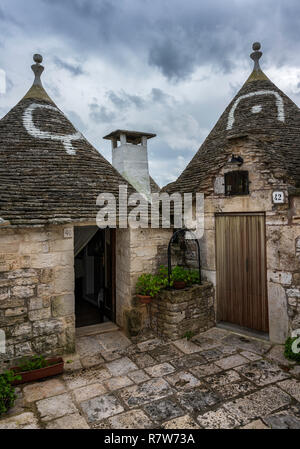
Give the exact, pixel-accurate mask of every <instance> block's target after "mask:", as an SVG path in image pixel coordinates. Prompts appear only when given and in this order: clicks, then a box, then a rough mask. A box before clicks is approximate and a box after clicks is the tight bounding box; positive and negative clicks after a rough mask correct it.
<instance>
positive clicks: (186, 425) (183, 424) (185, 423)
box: [162, 415, 200, 429]
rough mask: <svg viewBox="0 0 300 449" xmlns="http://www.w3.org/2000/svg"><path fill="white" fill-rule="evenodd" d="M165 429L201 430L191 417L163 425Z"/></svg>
mask: <svg viewBox="0 0 300 449" xmlns="http://www.w3.org/2000/svg"><path fill="white" fill-rule="evenodd" d="M162 428H163V429H199V428H200V427H199V426H198V424H197V423H196V422H195V421H194V420H193V418H191V417H190V416H189V415H184V416H180V417H179V418H174V419H171V420H170V421H167V422H166V423H164V424H163V425H162Z"/></svg>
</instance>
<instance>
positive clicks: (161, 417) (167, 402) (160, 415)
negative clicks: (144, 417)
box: [144, 398, 184, 422]
mask: <svg viewBox="0 0 300 449" xmlns="http://www.w3.org/2000/svg"><path fill="white" fill-rule="evenodd" d="M144 410H145V411H146V412H147V414H148V415H149V416H151V419H153V420H154V421H158V422H161V421H166V420H169V419H171V418H177V417H178V416H181V415H183V414H184V412H183V410H182V408H180V407H179V405H178V404H177V403H176V402H175V400H174V399H172V398H171V399H169V398H167V399H162V400H160V401H157V402H151V403H150V404H146V405H145V406H144Z"/></svg>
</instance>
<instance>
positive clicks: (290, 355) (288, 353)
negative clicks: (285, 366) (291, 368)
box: [284, 337, 300, 363]
mask: <svg viewBox="0 0 300 449" xmlns="http://www.w3.org/2000/svg"><path fill="white" fill-rule="evenodd" d="M297 339H299V337H288V338H287V339H286V342H285V345H284V356H285V357H286V358H287V359H289V360H295V361H296V362H297V363H300V352H298V353H297V352H294V351H293V348H292V345H293V343H294V342H295V340H297Z"/></svg>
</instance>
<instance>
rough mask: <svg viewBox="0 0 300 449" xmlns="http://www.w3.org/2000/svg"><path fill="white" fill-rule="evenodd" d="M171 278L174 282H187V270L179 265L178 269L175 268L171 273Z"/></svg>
mask: <svg viewBox="0 0 300 449" xmlns="http://www.w3.org/2000/svg"><path fill="white" fill-rule="evenodd" d="M171 278H172V281H173V282H174V281H175V282H176V281H183V282H186V279H187V270H186V269H185V268H183V267H180V266H179V265H177V266H176V267H174V268H173V270H172V273H171Z"/></svg>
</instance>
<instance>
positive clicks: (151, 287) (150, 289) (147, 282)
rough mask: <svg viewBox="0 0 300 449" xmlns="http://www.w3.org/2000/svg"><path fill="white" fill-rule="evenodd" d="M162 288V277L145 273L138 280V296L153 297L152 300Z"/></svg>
mask: <svg viewBox="0 0 300 449" xmlns="http://www.w3.org/2000/svg"><path fill="white" fill-rule="evenodd" d="M162 287H163V284H162V280H161V278H160V276H158V275H154V274H150V273H144V274H142V275H141V276H140V277H139V278H138V280H137V283H136V293H137V294H138V295H143V296H151V298H154V296H156V295H157V294H158V293H159V291H160V290H161V289H162Z"/></svg>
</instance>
